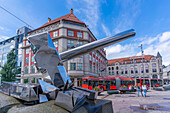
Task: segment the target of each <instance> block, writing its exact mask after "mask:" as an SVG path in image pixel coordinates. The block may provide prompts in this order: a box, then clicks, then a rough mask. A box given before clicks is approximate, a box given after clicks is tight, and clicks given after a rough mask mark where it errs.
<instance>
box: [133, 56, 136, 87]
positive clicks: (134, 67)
mask: <svg viewBox="0 0 170 113" xmlns="http://www.w3.org/2000/svg"><path fill="white" fill-rule="evenodd" d="M133 64H134V66H133V69H134V75H135V86H136V70H135V56H134V57H133Z"/></svg>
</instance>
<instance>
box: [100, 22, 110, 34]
mask: <svg viewBox="0 0 170 113" xmlns="http://www.w3.org/2000/svg"><path fill="white" fill-rule="evenodd" d="M102 28H103V31H104V32H105V34H106V36H110V35H111V33H110V31H109V29H108V28H107V27H106V26H105V25H104V24H102Z"/></svg>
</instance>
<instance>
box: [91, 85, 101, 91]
mask: <svg viewBox="0 0 170 113" xmlns="http://www.w3.org/2000/svg"><path fill="white" fill-rule="evenodd" d="M93 90H95V91H101V89H100V88H99V87H97V86H96V87H95V88H94V89H93Z"/></svg>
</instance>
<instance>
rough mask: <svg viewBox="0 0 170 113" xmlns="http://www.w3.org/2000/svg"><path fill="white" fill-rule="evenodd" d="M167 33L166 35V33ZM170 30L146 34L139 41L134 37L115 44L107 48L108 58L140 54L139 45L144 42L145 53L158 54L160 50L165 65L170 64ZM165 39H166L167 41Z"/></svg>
mask: <svg viewBox="0 0 170 113" xmlns="http://www.w3.org/2000/svg"><path fill="white" fill-rule="evenodd" d="M165 34H166V35H165ZM167 34H168V32H164V33H161V34H158V35H156V37H149V36H145V37H143V38H142V39H141V38H140V40H138V41H137V39H134V40H132V41H130V42H129V44H126V45H120V44H118V45H114V46H111V47H108V48H106V53H107V58H108V59H115V58H122V57H129V56H134V55H137V56H140V55H141V52H140V48H138V46H139V45H140V44H143V48H144V54H145V55H154V56H156V55H157V52H160V54H161V56H162V60H163V64H164V65H168V64H170V39H169V38H168V39H167ZM163 39H166V41H165V40H164V41H163Z"/></svg>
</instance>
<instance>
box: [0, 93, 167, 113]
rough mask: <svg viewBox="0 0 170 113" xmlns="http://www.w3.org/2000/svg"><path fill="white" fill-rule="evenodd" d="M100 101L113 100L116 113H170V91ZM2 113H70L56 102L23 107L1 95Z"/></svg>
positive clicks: (107, 97) (105, 96)
mask: <svg viewBox="0 0 170 113" xmlns="http://www.w3.org/2000/svg"><path fill="white" fill-rule="evenodd" d="M98 99H106V100H111V101H112V104H113V109H114V113H170V90H168V91H155V90H151V91H148V92H147V97H141V95H140V97H137V92H132V93H127V94H112V95H108V94H107V92H103V93H102V94H101V96H98ZM0 113H68V112H67V111H66V110H64V109H62V108H60V107H58V106H56V105H54V100H51V101H48V102H45V103H41V104H37V105H23V103H22V102H20V101H18V100H17V99H15V98H13V97H10V96H7V95H4V94H2V93H0Z"/></svg>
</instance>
